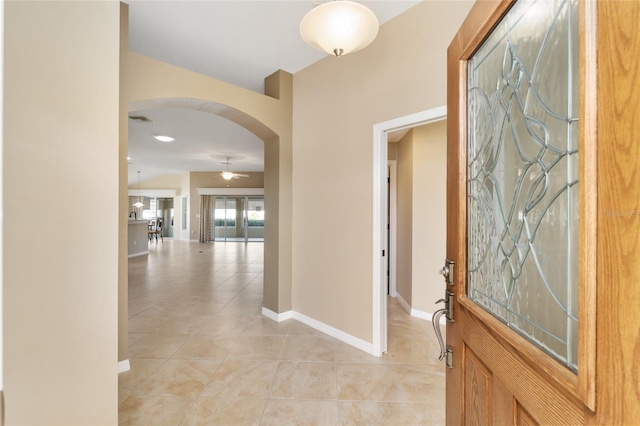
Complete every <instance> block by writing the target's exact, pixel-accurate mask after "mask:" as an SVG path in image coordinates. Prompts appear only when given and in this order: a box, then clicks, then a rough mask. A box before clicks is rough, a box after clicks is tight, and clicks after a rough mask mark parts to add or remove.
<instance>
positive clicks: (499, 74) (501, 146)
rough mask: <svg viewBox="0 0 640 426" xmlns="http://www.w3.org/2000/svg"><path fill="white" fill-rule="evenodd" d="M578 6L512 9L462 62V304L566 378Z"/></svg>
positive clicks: (574, 298)
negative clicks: (545, 356) (535, 350)
mask: <svg viewBox="0 0 640 426" xmlns="http://www.w3.org/2000/svg"><path fill="white" fill-rule="evenodd" d="M577 16H578V2H577V0H558V1H553V0H543V1H522V0H521V1H518V2H517V3H516V4H515V5H514V6H513V7H512V9H511V10H510V11H509V12H508V13H507V15H506V16H505V17H504V18H503V19H502V21H501V22H500V23H499V25H498V26H497V27H496V28H495V29H494V30H493V32H492V34H491V35H490V36H489V37H488V38H487V40H485V41H484V43H483V44H482V45H481V47H480V48H479V49H478V51H477V52H476V53H475V54H474V55H473V57H472V58H471V59H470V60H469V63H468V67H469V68H468V76H469V77H468V119H467V120H468V123H467V124H468V152H467V154H468V160H467V173H468V175H467V182H468V183H467V184H468V188H467V194H468V200H467V202H468V204H467V206H468V239H467V255H468V265H467V269H468V287H467V292H468V296H469V297H470V298H471V299H472V300H474V301H475V302H476V303H478V304H479V305H481V306H482V307H484V308H485V309H487V310H488V311H489V312H491V313H492V314H493V315H495V316H496V317H497V318H499V319H500V320H502V321H503V322H504V323H506V324H507V325H508V326H509V327H511V328H512V329H514V330H516V331H517V332H518V333H520V334H521V335H523V336H525V337H526V338H527V339H529V340H530V341H531V342H533V343H535V344H536V345H538V346H539V347H540V348H542V349H543V350H544V351H546V352H547V353H549V354H550V355H551V356H553V357H555V358H557V359H558V360H559V361H560V362H562V363H564V364H565V365H566V366H568V367H569V368H570V369H572V370H573V371H577V368H578V365H577V359H578V357H577V342H578V314H577V308H578V291H577V284H578V280H577V278H578V277H577V269H578V250H577V249H578V247H577V246H578V21H577Z"/></svg>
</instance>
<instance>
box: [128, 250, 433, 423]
mask: <svg viewBox="0 0 640 426" xmlns="http://www.w3.org/2000/svg"><path fill="white" fill-rule="evenodd" d="M149 247H150V252H149V255H148V256H140V257H136V258H132V259H130V260H129V357H130V362H131V370H130V371H129V372H126V373H122V374H120V376H119V424H120V425H199V424H202V425H352V424H360V425H373V424H376V425H441V424H444V389H445V386H444V365H443V364H442V363H441V362H439V361H438V360H437V357H438V348H437V344H436V341H435V337H434V335H433V330H432V329H431V323H430V322H427V321H424V320H420V319H416V318H412V317H410V316H409V315H408V314H407V313H406V311H404V309H402V307H401V306H400V304H399V303H398V302H397V301H396V300H395V299H391V298H390V299H389V310H388V321H389V332H388V333H389V344H388V346H389V352H388V353H387V354H385V355H384V356H383V357H381V358H377V357H373V356H371V355H368V354H366V353H364V352H362V351H360V350H358V349H355V348H353V347H351V346H349V345H347V344H345V343H342V342H341V341H339V340H337V339H334V338H331V337H329V336H327V335H325V334H323V333H321V332H318V331H316V330H314V329H312V328H310V327H308V326H306V325H304V324H302V323H300V322H297V321H295V320H288V321H284V322H281V323H276V322H274V321H272V320H270V319H267V318H265V317H263V316H262V315H261V309H262V306H261V303H262V286H263V281H262V279H263V244H262V243H249V244H244V243H215V244H200V243H196V242H186V241H177V240H175V241H174V240H169V239H167V240H165V241H164V243H159V244H157V245H156V244H151V245H150V246H149Z"/></svg>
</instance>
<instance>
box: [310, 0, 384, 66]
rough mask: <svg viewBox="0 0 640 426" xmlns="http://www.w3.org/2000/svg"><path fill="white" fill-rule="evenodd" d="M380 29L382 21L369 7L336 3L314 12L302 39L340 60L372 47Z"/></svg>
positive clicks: (321, 7) (347, 2) (343, 1)
mask: <svg viewBox="0 0 640 426" xmlns="http://www.w3.org/2000/svg"><path fill="white" fill-rule="evenodd" d="M378 27H379V24H378V18H376V15H375V14H374V13H373V12H372V11H371V10H369V9H368V8H367V7H366V6H363V5H361V4H360V3H356V2H352V1H348V0H336V1H330V2H327V3H323V4H320V5H318V6H316V7H314V8H313V9H311V10H310V11H309V12H308V13H307V14H306V15H305V16H304V18H302V21H301V22H300V35H302V38H303V40H304V41H305V42H306V43H307V44H309V45H310V46H311V47H313V48H315V49H318V50H321V51H323V52H327V53H329V54H334V55H336V56H337V57H340V56H342V55H346V54H347V53H351V52H356V51H358V50H360V49H363V48H365V47H367V46H368V45H369V44H371V42H372V41H373V40H374V39H375V38H376V35H378Z"/></svg>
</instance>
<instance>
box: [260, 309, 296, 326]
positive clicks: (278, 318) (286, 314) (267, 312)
mask: <svg viewBox="0 0 640 426" xmlns="http://www.w3.org/2000/svg"><path fill="white" fill-rule="evenodd" d="M262 315H264V316H265V317H267V318H269V319H270V320H273V321H275V322H282V321H286V320H288V319H291V318H293V311H287V312H283V313H281V314H278V313H275V312H273V311H272V310H270V309H267V308H265V307H264V306H263V307H262Z"/></svg>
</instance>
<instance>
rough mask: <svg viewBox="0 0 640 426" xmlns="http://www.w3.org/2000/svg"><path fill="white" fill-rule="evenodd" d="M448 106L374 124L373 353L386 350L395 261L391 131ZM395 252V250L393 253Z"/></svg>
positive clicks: (440, 115)
mask: <svg viewBox="0 0 640 426" xmlns="http://www.w3.org/2000/svg"><path fill="white" fill-rule="evenodd" d="M446 117H447V109H446V106H442V107H438V108H433V109H430V110H426V111H422V112H419V113H415V114H411V115H408V116H404V117H400V118H397V119H393V120H389V121H385V122H382V123H378V124H375V125H374V127H373V129H374V132H373V133H374V140H373V143H374V149H373V161H374V167H373V282H372V285H373V309H372V312H373V314H372V315H373V318H372V324H373V339H372V340H373V341H372V343H373V354H374V355H376V356H381V355H382V353H384V352H386V350H387V264H393V257H391V258H390V259H388V258H387V256H388V255H389V249H388V248H387V247H388V245H389V232H390V229H391V226H392V225H391V223H389V215H390V208H389V196H390V195H389V189H388V187H387V175H388V173H387V171H388V167H389V165H388V134H389V133H391V132H394V131H398V130H402V129H409V128H412V127H417V126H422V125H425V124H430V123H435V122H437V121H442V120H445V119H446ZM394 255H395V252H393V251H392V253H391V256H394Z"/></svg>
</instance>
